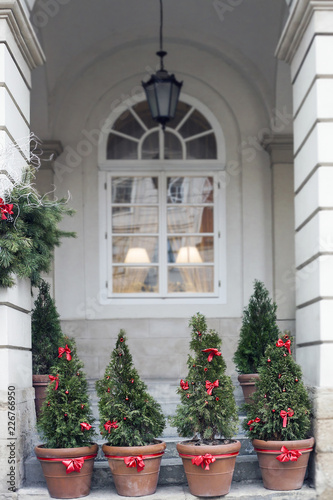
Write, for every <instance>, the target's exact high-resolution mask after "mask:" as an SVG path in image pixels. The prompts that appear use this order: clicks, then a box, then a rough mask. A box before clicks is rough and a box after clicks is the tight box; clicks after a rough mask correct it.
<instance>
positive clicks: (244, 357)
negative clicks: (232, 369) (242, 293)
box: [233, 280, 279, 374]
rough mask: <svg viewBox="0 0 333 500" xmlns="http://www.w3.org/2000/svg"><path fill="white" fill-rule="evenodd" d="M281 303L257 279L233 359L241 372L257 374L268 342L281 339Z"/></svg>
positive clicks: (244, 314)
mask: <svg viewBox="0 0 333 500" xmlns="http://www.w3.org/2000/svg"><path fill="white" fill-rule="evenodd" d="M276 309H277V305H276V304H275V302H272V300H271V299H270V297H269V293H268V290H267V289H266V288H265V286H264V284H263V283H262V282H261V281H258V280H256V281H255V282H254V292H253V294H252V295H251V297H250V300H249V304H248V307H247V308H246V309H244V313H243V322H242V328H241V331H240V338H239V342H238V347H237V350H236V352H235V354H234V358H233V361H234V363H235V365H236V369H237V371H238V372H239V373H242V374H248V373H257V372H258V367H259V365H260V362H261V359H262V357H263V355H264V353H265V349H266V347H267V345H268V344H270V343H274V342H276V341H277V339H278V338H279V328H278V326H277V324H276Z"/></svg>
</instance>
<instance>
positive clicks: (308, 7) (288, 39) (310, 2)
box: [275, 0, 333, 64]
mask: <svg viewBox="0 0 333 500" xmlns="http://www.w3.org/2000/svg"><path fill="white" fill-rule="evenodd" d="M318 11H326V12H327V11H331V12H332V14H333V1H332V0H295V1H294V3H293V5H292V7H291V11H290V14H289V17H288V19H287V22H286V25H285V27H284V29H283V32H282V35H281V37H280V40H279V43H278V46H277V49H276V52H275V55H276V56H277V57H278V58H279V59H281V60H283V61H285V62H287V63H288V64H290V63H291V62H292V60H293V58H294V55H295V53H296V51H297V49H298V48H299V46H300V44H301V42H302V40H303V37H304V34H305V32H306V30H307V28H308V26H309V24H310V22H311V20H312V18H313V14H314V13H315V12H318ZM329 25H330V23H325V25H324V23H323V29H322V33H323V34H328V33H329V34H333V26H332V25H331V28H329ZM319 32H321V30H319Z"/></svg>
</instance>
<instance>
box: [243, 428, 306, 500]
mask: <svg viewBox="0 0 333 500" xmlns="http://www.w3.org/2000/svg"><path fill="white" fill-rule="evenodd" d="M252 444H253V447H254V449H255V451H256V452H257V456H258V460H259V466H260V470H261V475H262V480H263V483H264V487H265V488H267V489H268V490H278V491H286V490H299V489H300V488H302V485H303V482H304V477H305V472H306V468H307V465H308V461H309V457H310V453H311V451H312V449H313V445H314V438H313V437H312V438H309V439H302V440H300V441H262V440H260V439H253V441H252ZM282 446H284V447H285V448H287V449H288V450H290V451H292V450H299V451H301V453H302V454H301V456H299V457H298V458H297V461H291V460H288V461H285V462H280V461H279V460H277V457H278V456H281V455H282V454H283V452H282V451H281V448H282ZM287 458H288V456H286V457H285V459H287Z"/></svg>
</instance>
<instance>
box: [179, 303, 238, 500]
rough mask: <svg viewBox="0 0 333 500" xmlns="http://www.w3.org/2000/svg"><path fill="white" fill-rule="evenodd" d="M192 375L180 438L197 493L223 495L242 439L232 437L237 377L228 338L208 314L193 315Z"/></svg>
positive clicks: (185, 385)
mask: <svg viewBox="0 0 333 500" xmlns="http://www.w3.org/2000/svg"><path fill="white" fill-rule="evenodd" d="M189 326H190V327H192V333H191V342H190V349H191V350H192V351H193V353H194V354H193V355H191V354H189V356H188V360H187V366H188V374H187V377H186V378H185V379H184V380H183V379H182V380H181V381H180V387H179V388H178V394H180V398H181V401H180V404H179V405H178V407H177V409H176V414H175V416H174V417H172V418H171V419H170V421H171V424H172V425H173V426H175V427H177V431H178V433H179V435H180V436H182V437H185V438H191V439H190V440H189V441H184V442H181V443H178V444H177V450H178V453H179V455H180V457H181V458H182V460H183V465H184V469H185V473H186V476H187V481H188V485H189V489H190V492H191V493H192V495H197V496H207V497H209V496H220V495H225V494H227V493H228V492H229V490H230V486H231V481H232V476H233V471H234V467H235V462H236V456H237V455H238V453H239V450H240V447H241V444H240V442H239V441H236V440H232V439H231V438H232V436H233V435H234V434H235V433H236V431H237V428H238V414H237V408H236V403H235V399H234V395H233V385H232V382H231V378H230V377H229V376H227V375H226V374H225V370H226V365H225V362H224V359H223V356H222V353H221V345H222V341H221V339H220V337H219V335H218V334H217V332H216V331H215V330H209V331H208V329H207V324H206V318H205V316H203V315H202V314H200V313H197V314H196V315H194V316H192V318H191V320H190V322H189Z"/></svg>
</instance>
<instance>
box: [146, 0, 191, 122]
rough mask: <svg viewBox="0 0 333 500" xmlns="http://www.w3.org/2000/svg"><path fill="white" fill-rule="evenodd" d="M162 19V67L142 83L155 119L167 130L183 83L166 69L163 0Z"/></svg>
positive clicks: (160, 54) (160, 55) (160, 52)
mask: <svg viewBox="0 0 333 500" xmlns="http://www.w3.org/2000/svg"><path fill="white" fill-rule="evenodd" d="M160 19H161V22H160V50H159V51H158V52H156V54H157V55H158V56H159V57H160V64H161V67H160V69H159V70H158V71H157V72H156V73H155V74H154V75H152V76H151V78H150V80H149V81H148V82H142V86H143V88H144V91H145V93H146V97H147V101H148V104H149V108H150V112H151V114H152V117H153V119H154V120H155V121H157V122H158V123H160V124H161V125H162V127H163V129H165V125H166V123H167V122H169V121H170V120H172V118H174V116H175V113H176V109H177V104H178V99H179V94H180V89H181V88H182V85H183V82H178V81H177V80H176V78H175V75H169V73H168V72H167V71H166V70H165V69H164V63H163V57H165V56H166V55H167V52H165V51H164V50H163V5H162V0H160Z"/></svg>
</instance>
